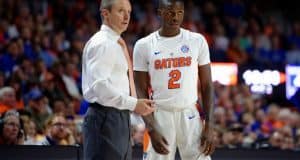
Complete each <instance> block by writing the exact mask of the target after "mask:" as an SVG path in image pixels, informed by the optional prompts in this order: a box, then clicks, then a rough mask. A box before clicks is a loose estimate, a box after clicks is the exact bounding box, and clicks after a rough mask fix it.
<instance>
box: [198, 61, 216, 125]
mask: <svg viewBox="0 0 300 160" xmlns="http://www.w3.org/2000/svg"><path fill="white" fill-rule="evenodd" d="M199 79H200V86H201V87H200V88H201V90H200V91H201V96H202V100H203V109H204V112H205V126H207V127H213V84H212V79H211V69H210V64H206V65H203V66H199Z"/></svg>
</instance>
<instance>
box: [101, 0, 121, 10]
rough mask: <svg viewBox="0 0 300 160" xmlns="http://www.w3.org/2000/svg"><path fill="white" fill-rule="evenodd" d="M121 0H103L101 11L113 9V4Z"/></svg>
mask: <svg viewBox="0 0 300 160" xmlns="http://www.w3.org/2000/svg"><path fill="white" fill-rule="evenodd" d="M117 1H119V0H101V4H100V11H101V10H102V9H108V10H111V8H112V6H113V5H114V4H115V3H116V2H117Z"/></svg>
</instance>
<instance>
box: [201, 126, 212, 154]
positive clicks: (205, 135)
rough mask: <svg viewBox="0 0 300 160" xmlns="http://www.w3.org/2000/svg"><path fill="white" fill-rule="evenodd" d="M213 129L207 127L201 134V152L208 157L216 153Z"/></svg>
mask: <svg viewBox="0 0 300 160" xmlns="http://www.w3.org/2000/svg"><path fill="white" fill-rule="evenodd" d="M214 135H215V134H214V133H213V129H212V128H211V127H208V126H206V125H205V127H204V129H203V131H202V134H201V146H200V150H201V152H202V153H203V154H204V155H206V156H208V155H211V154H212V153H213V152H214V151H215V147H216V143H215V138H214Z"/></svg>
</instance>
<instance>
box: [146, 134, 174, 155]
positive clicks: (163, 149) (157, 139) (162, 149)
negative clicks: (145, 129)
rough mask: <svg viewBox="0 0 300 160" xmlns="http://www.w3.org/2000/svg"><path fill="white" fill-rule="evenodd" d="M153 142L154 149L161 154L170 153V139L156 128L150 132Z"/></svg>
mask: <svg viewBox="0 0 300 160" xmlns="http://www.w3.org/2000/svg"><path fill="white" fill-rule="evenodd" d="M149 135H150V138H151V143H152V146H153V148H154V150H155V151H156V152H157V153H159V154H164V155H166V154H168V153H169V150H168V145H169V144H168V141H167V140H166V139H165V137H163V136H162V135H161V134H160V133H159V132H157V131H156V130H155V129H153V130H152V131H151V132H149Z"/></svg>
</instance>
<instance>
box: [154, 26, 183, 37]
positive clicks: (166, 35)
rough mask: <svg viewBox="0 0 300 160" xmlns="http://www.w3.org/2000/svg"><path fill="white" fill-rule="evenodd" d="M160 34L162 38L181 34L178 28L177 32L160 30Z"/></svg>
mask: <svg viewBox="0 0 300 160" xmlns="http://www.w3.org/2000/svg"><path fill="white" fill-rule="evenodd" d="M158 33H159V35H160V36H163V37H174V36H177V35H178V34H179V33H180V28H178V29H176V30H171V29H164V28H160V29H159V31H158Z"/></svg>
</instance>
